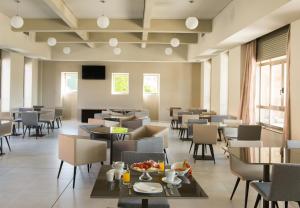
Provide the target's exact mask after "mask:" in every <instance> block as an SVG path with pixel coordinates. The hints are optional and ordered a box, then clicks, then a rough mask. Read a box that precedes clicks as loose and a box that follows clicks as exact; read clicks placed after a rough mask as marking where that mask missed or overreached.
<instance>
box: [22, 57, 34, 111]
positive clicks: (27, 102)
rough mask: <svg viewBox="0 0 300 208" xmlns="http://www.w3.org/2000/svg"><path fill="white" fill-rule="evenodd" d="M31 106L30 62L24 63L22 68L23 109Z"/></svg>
mask: <svg viewBox="0 0 300 208" xmlns="http://www.w3.org/2000/svg"><path fill="white" fill-rule="evenodd" d="M31 106H32V62H31V61H30V60H28V61H26V62H25V68H24V107H27V108H29V107H31Z"/></svg>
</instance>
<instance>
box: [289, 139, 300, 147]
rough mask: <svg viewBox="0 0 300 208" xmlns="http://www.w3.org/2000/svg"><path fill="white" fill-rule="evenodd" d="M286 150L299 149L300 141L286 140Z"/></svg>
mask: <svg viewBox="0 0 300 208" xmlns="http://www.w3.org/2000/svg"><path fill="white" fill-rule="evenodd" d="M287 148H289V149H296V148H300V140H288V141H287Z"/></svg>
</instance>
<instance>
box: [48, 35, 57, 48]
mask: <svg viewBox="0 0 300 208" xmlns="http://www.w3.org/2000/svg"><path fill="white" fill-rule="evenodd" d="M47 42H48V45H49V46H55V45H56V43H57V41H56V39H55V38H53V37H51V38H48V41H47Z"/></svg>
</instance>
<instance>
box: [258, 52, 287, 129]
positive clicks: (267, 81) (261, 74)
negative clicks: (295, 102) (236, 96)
mask: <svg viewBox="0 0 300 208" xmlns="http://www.w3.org/2000/svg"><path fill="white" fill-rule="evenodd" d="M285 79H286V56H281V57H278V58H273V59H269V60H265V61H261V62H258V63H257V69H256V101H255V102H256V109H255V110H256V112H255V113H256V121H257V122H258V123H260V124H263V125H266V126H269V127H275V128H280V129H282V128H283V125H284V106H285V100H284V99H285V96H284V89H285Z"/></svg>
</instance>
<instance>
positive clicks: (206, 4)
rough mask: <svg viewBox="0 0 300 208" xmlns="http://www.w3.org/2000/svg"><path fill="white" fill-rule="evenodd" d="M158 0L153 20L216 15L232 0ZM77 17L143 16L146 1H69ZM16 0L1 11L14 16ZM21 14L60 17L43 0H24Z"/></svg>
mask: <svg viewBox="0 0 300 208" xmlns="http://www.w3.org/2000/svg"><path fill="white" fill-rule="evenodd" d="M189 1H190V0H154V7H153V10H152V11H151V17H152V18H153V19H184V18H186V17H188V16H197V17H199V18H202V19H211V18H213V17H215V16H216V15H217V14H218V13H219V12H221V11H222V9H223V8H224V7H225V6H226V5H227V4H228V3H229V2H230V1H231V0H194V3H192V4H191V3H189ZM65 2H66V4H67V6H68V7H69V8H70V9H71V11H73V13H74V15H75V16H76V17H77V18H96V17H98V16H99V15H100V14H101V13H103V12H104V14H105V15H107V16H109V17H110V18H118V19H133V18H142V17H143V11H144V0H106V3H105V4H102V3H100V0H65ZM16 11H17V6H16V3H15V1H14V0H0V12H1V13H4V14H5V15H7V16H9V17H11V16H14V15H15V14H16ZM20 13H21V15H22V16H23V17H24V18H58V17H57V15H56V14H55V13H54V12H52V11H51V9H50V8H49V7H48V6H47V5H46V4H45V3H44V1H43V0H21V6H20Z"/></svg>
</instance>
